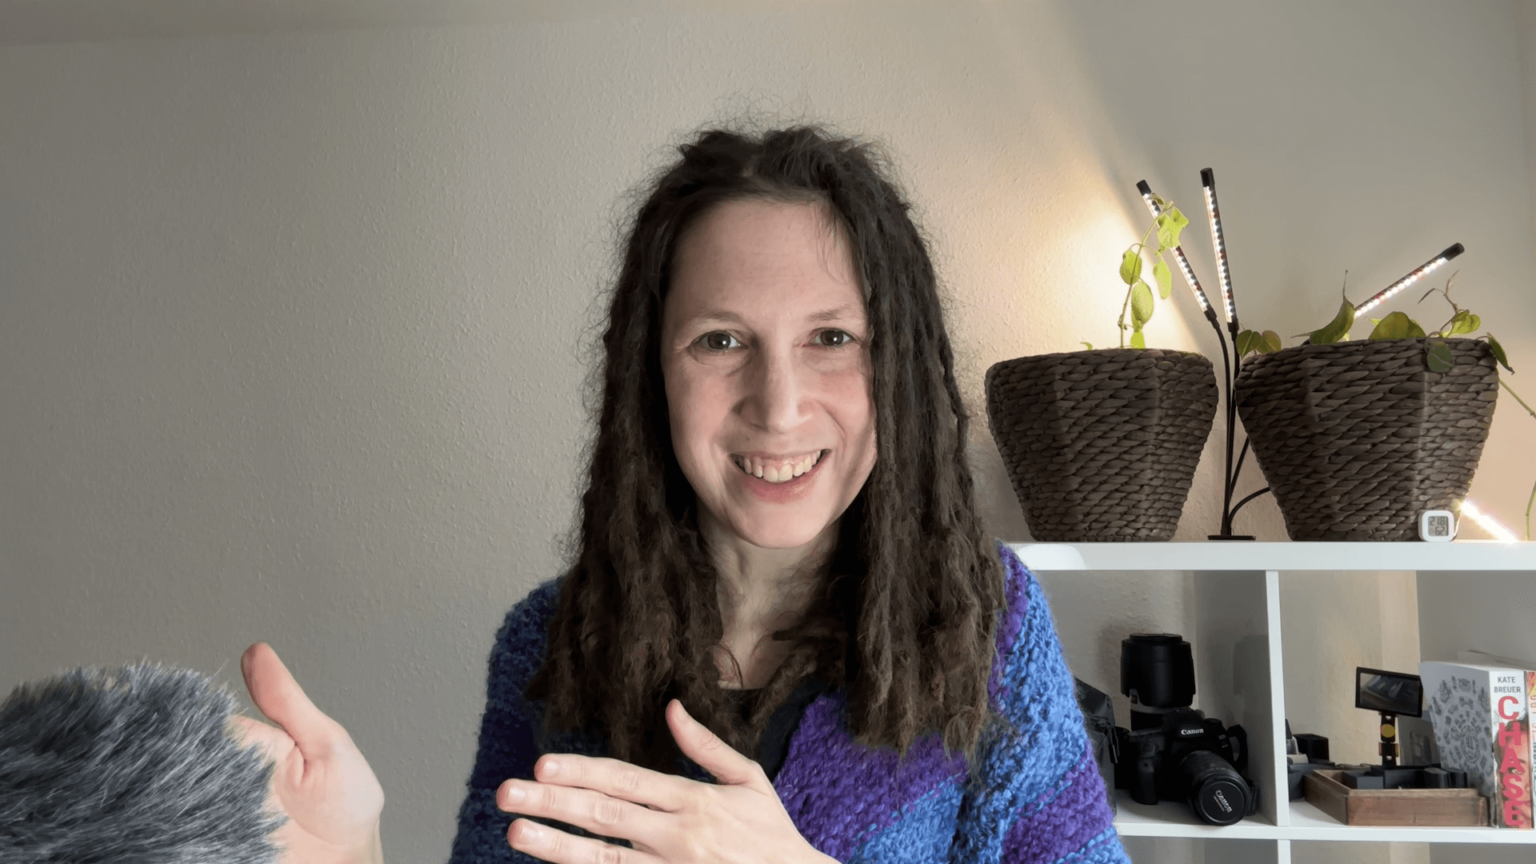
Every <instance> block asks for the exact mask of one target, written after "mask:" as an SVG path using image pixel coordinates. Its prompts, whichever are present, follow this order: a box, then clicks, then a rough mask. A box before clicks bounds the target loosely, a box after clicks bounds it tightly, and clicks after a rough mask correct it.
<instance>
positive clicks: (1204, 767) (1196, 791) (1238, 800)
mask: <svg viewBox="0 0 1536 864" xmlns="http://www.w3.org/2000/svg"><path fill="white" fill-rule="evenodd" d="M1179 775H1180V781H1181V786H1182V788H1184V789H1186V790H1188V796H1189V806H1190V807H1193V808H1194V810H1195V815H1196V816H1199V817H1200V818H1201V819H1203V820H1205V821H1206V822H1209V823H1210V824H1212V825H1231V824H1233V823H1234V822H1237V821H1240V820H1241V819H1242V818H1243V817H1244V816H1247V815H1248V810H1249V806H1250V801H1249V795H1250V793H1249V790H1248V781H1246V780H1244V779H1243V778H1242V775H1240V774H1238V773H1237V770H1236V769H1235V768H1233V767H1232V766H1231V765H1230V764H1229V763H1228V762H1227V760H1225V759H1223V758H1221V757H1220V756H1218V755H1216V754H1215V753H1212V752H1211V751H1209V750H1196V751H1194V752H1192V753H1190V754H1189V755H1187V756H1185V757H1184V759H1183V760H1182V761H1180V762H1179Z"/></svg>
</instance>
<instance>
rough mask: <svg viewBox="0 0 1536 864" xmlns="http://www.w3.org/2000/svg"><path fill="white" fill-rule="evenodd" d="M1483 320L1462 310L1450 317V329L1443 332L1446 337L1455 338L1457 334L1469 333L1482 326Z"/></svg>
mask: <svg viewBox="0 0 1536 864" xmlns="http://www.w3.org/2000/svg"><path fill="white" fill-rule="evenodd" d="M1482 323H1483V319H1481V318H1479V317H1477V316H1476V315H1473V314H1472V313H1471V312H1468V311H1467V310H1465V309H1463V310H1461V311H1460V312H1457V313H1456V314H1455V315H1453V316H1451V326H1450V329H1448V330H1446V331H1445V335H1447V336H1455V335H1457V334H1459V333H1471V332H1472V331H1473V330H1476V329H1477V328H1478V327H1480V326H1482Z"/></svg>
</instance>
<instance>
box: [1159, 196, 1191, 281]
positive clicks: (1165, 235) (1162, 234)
mask: <svg viewBox="0 0 1536 864" xmlns="http://www.w3.org/2000/svg"><path fill="white" fill-rule="evenodd" d="M1188 224H1189V219H1187V218H1186V217H1185V216H1184V214H1183V213H1180V212H1179V208H1177V207H1169V208H1168V209H1167V210H1164V211H1163V213H1162V215H1161V216H1158V217H1157V245H1158V250H1157V251H1158V252H1159V253H1161V252H1162V251H1163V250H1164V249H1172V248H1173V247H1175V246H1177V245H1179V232H1181V231H1183V230H1184V226H1186V225H1188ZM1164 296H1167V295H1164Z"/></svg>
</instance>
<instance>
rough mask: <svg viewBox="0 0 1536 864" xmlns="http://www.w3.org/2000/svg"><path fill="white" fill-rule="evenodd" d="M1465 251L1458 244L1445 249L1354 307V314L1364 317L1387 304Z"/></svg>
mask: <svg viewBox="0 0 1536 864" xmlns="http://www.w3.org/2000/svg"><path fill="white" fill-rule="evenodd" d="M1465 251H1466V249H1465V247H1463V246H1462V245H1461V244H1460V243H1457V244H1455V245H1453V246H1450V247H1447V248H1446V250H1445V251H1444V252H1441V253H1440V254H1439V255H1436V256H1435V257H1433V258H1431V259H1429V260H1428V261H1425V262H1424V263H1423V264H1420V265H1419V266H1418V268H1417V269H1415V270H1414V271H1413V272H1412V273H1409V274H1408V275H1407V276H1404V277H1403V278H1401V279H1399V280H1397V281H1396V282H1393V283H1392V284H1391V285H1388V286H1387V287H1386V289H1385V290H1384V291H1382V292H1381V293H1379V294H1377V295H1376V296H1375V297H1372V298H1371V299H1369V300H1367V301H1365V302H1364V303H1361V304H1360V305H1359V306H1356V307H1355V314H1356V315H1364V314H1365V313H1367V312H1369V311H1371V310H1372V309H1375V308H1376V307H1377V306H1380V305H1381V304H1383V303H1385V302H1387V300H1389V299H1390V298H1391V297H1392V295H1394V294H1396V293H1398V292H1399V291H1401V290H1403V289H1404V288H1407V287H1408V286H1409V285H1412V284H1413V283H1415V282H1417V281H1419V280H1420V279H1423V278H1424V277H1425V276H1428V275H1429V274H1430V273H1432V272H1434V271H1435V270H1438V269H1440V268H1441V267H1443V266H1444V265H1445V262H1447V261H1449V260H1451V259H1452V258H1455V257H1456V256H1457V255H1460V254H1461V253H1463V252H1465Z"/></svg>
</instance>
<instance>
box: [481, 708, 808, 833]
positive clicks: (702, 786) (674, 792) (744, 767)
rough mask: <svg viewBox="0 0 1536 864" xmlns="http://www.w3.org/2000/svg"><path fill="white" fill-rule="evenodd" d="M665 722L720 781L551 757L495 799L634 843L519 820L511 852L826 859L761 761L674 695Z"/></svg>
mask: <svg viewBox="0 0 1536 864" xmlns="http://www.w3.org/2000/svg"><path fill="white" fill-rule="evenodd" d="M667 724H668V725H669V726H671V728H672V735H673V737H674V738H676V739H677V744H678V747H679V748H680V749H681V750H682V751H683V754H684V755H686V756H687V757H688V758H690V759H692V760H693V761H694V762H696V763H698V765H699V767H701V768H703V769H704V770H706V771H708V772H709V773H710V774H713V775H714V776H715V779H716V780H718V781H719V785H711V784H709V783H700V782H698V781H696V780H689V779H687V778H685V777H677V776H673V775H671V774H662V773H660V772H657V771H651V770H648V769H645V768H641V767H638V766H636V765H632V764H630V763H628V762H621V761H619V760H617V759H597V758H592V757H589V756H578V755H575V754H570V753H560V754H548V755H545V756H543V757H542V758H540V759H539V761H538V764H537V765H535V766H534V772H533V773H534V777H535V778H536V780H508V781H506V782H505V783H503V784H501V787H500V788H499V789H497V790H496V805H497V806H498V807H500V808H501V809H502V810H506V811H508V812H512V813H517V814H520V815H523V816H538V817H543V818H549V819H554V820H558V821H560V822H564V823H566V824H568V825H575V826H577V827H579V828H584V829H586V830H588V831H591V832H592V833H594V834H598V835H601V836H603V837H618V838H622V839H624V840H628V841H629V842H630V843H632V844H633V845H634V849H632V850H631V849H625V848H623V847H622V846H613V845H611V844H608V843H604V842H603V841H601V840H597V839H595V838H589V837H577V836H575V835H573V834H567V833H565V832H564V831H558V830H556V829H554V828H551V827H549V826H548V825H539V824H536V823H534V822H532V821H530V820H527V819H518V820H516V821H514V822H513V823H512V826H511V827H510V828H509V829H507V842H508V843H511V844H512V847H513V848H514V849H517V850H518V851H520V852H524V853H527V854H529V855H532V856H534V857H536V858H542V859H544V860H546V861H553V862H555V864H597V862H599V861H601V862H604V864H658V862H666V864H703V862H709V864H767V862H773V864H790V862H806V864H810V862H818V864H825V862H830V861H833V860H834V859H832V858H830V857H828V856H826V855H823V854H822V853H820V852H818V851H816V850H815V849H814V848H812V846H811V844H810V843H808V842H806V840H805V838H804V837H801V836H800V832H799V831H798V830H796V828H795V824H794V822H792V821H791V820H790V818H789V813H788V812H786V811H785V809H784V805H783V804H782V803H780V801H779V795H778V793H777V792H775V791H774V788H773V784H772V783H770V782H769V781H768V775H767V774H765V773H763V769H762V766H760V765H758V764H757V763H756V762H753V761H752V760H751V759H748V758H747V757H745V756H743V755H741V754H740V753H737V752H736V751H735V750H732V749H731V748H730V747H728V746H727V745H726V743H725V742H724V741H721V740H720V738H719V737H718V736H716V735H715V733H713V732H711V731H709V730H708V729H706V728H704V726H703V725H701V724H700V723H699V722H698V721H696V720H694V719H693V718H692V717H691V716H689V714H688V712H687V711H686V710H684V708H683V704H682V703H681V702H679V701H677V700H676V699H674V700H672V701H671V702H669V703H668V704H667Z"/></svg>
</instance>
